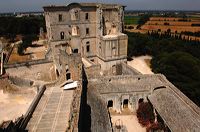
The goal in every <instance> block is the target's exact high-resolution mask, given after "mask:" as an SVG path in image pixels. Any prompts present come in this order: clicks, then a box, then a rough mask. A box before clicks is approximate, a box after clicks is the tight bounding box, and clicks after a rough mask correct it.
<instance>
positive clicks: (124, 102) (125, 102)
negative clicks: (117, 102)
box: [123, 99, 128, 109]
mask: <svg viewBox="0 0 200 132" xmlns="http://www.w3.org/2000/svg"><path fill="white" fill-rule="evenodd" d="M123 108H124V109H126V108H128V99H124V101H123Z"/></svg>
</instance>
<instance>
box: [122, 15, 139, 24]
mask: <svg viewBox="0 0 200 132" xmlns="http://www.w3.org/2000/svg"><path fill="white" fill-rule="evenodd" d="M139 20H140V16H125V17H124V21H125V25H131V24H138V21H139Z"/></svg>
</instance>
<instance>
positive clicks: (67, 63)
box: [56, 51, 82, 84]
mask: <svg viewBox="0 0 200 132" xmlns="http://www.w3.org/2000/svg"><path fill="white" fill-rule="evenodd" d="M58 62H59V64H57V65H59V66H60V67H59V68H60V69H58V67H57V69H56V71H57V70H58V71H59V73H58V74H57V75H58V76H57V77H58V78H59V82H58V83H60V84H61V83H63V82H65V81H67V80H73V81H78V80H79V79H80V75H81V73H82V61H81V56H80V54H71V55H68V54H67V53H66V52H64V51H60V55H59V61H58Z"/></svg>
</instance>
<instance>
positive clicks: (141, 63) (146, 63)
mask: <svg viewBox="0 0 200 132" xmlns="http://www.w3.org/2000/svg"><path fill="white" fill-rule="evenodd" d="M151 59H152V57H151V56H148V55H146V56H139V57H133V60H132V61H128V65H129V66H131V67H133V68H135V69H136V70H138V71H139V72H141V73H142V74H154V73H153V72H152V71H151V68H150V60H151Z"/></svg>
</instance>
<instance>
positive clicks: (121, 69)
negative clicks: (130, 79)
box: [116, 63, 141, 75]
mask: <svg viewBox="0 0 200 132" xmlns="http://www.w3.org/2000/svg"><path fill="white" fill-rule="evenodd" d="M116 68H117V75H141V73H140V72H139V71H137V70H136V69H134V68H132V67H130V66H129V65H127V64H126V63H121V64H120V65H118V66H117V67H116Z"/></svg>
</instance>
